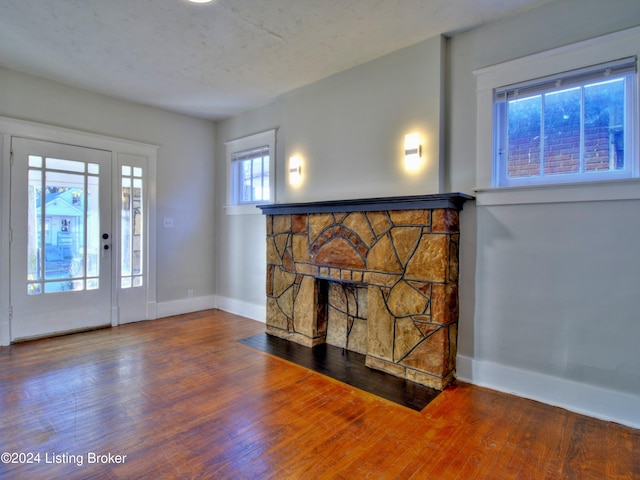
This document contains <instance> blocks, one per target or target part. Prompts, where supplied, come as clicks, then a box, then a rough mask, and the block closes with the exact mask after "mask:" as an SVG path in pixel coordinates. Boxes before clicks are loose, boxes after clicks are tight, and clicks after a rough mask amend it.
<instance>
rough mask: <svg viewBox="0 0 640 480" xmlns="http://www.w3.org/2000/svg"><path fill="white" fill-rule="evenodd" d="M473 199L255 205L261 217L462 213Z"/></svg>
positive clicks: (449, 195) (431, 197)
mask: <svg viewBox="0 0 640 480" xmlns="http://www.w3.org/2000/svg"><path fill="white" fill-rule="evenodd" d="M473 199H474V197H472V196H471V195H467V194H465V193H438V194H432V195H408V196H399V197H379V198H359V199H347V200H328V201H321V202H303V203H271V204H266V205H258V208H259V209H260V210H262V213H263V214H265V215H289V214H299V213H332V212H374V211H385V210H419V209H425V210H432V209H436V208H451V209H454V210H462V206H463V204H464V202H466V201H467V200H473Z"/></svg>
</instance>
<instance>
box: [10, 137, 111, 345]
mask: <svg viewBox="0 0 640 480" xmlns="http://www.w3.org/2000/svg"><path fill="white" fill-rule="evenodd" d="M11 150H12V153H13V160H12V166H11V220H10V223H11V245H10V262H11V263H10V302H11V303H10V305H11V321H10V327H11V341H14V340H20V339H25V338H33V337H40V336H49V335H53V334H57V333H62V332H70V331H74V330H83V329H89V328H94V327H99V326H103V325H110V324H111V291H112V280H111V275H112V270H113V267H112V253H111V252H112V239H111V236H112V232H111V217H112V215H111V208H112V204H111V152H108V151H104V150H96V149H91V148H84V147H77V146H70V145H63V144H58V143H52V142H45V141H39V140H30V139H25V138H18V137H13V138H12V141H11Z"/></svg>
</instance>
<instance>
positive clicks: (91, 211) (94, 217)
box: [86, 176, 101, 288]
mask: <svg viewBox="0 0 640 480" xmlns="http://www.w3.org/2000/svg"><path fill="white" fill-rule="evenodd" d="M99 180H100V179H99V178H98V177H92V176H89V177H87V193H86V202H87V277H98V276H99V275H100V247H101V244H100V203H99V201H98V199H99V198H100V187H99ZM97 282H98V279H97V278H96V279H95V281H94V282H92V285H95V287H94V288H98V284H97Z"/></svg>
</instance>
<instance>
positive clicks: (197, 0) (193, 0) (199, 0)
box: [189, 0, 213, 3]
mask: <svg viewBox="0 0 640 480" xmlns="http://www.w3.org/2000/svg"><path fill="white" fill-rule="evenodd" d="M189 1H190V2H191V3H211V2H213V0H189Z"/></svg>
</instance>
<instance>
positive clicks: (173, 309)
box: [155, 295, 217, 318]
mask: <svg viewBox="0 0 640 480" xmlns="http://www.w3.org/2000/svg"><path fill="white" fill-rule="evenodd" d="M211 308H217V297H216V296H215V295H208V296H206V297H195V298H184V299H181V300H173V301H171V302H158V303H157V304H156V305H155V313H156V316H155V318H164V317H171V316H173V315H182V314H183V313H191V312H199V311H201V310H209V309H211Z"/></svg>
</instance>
